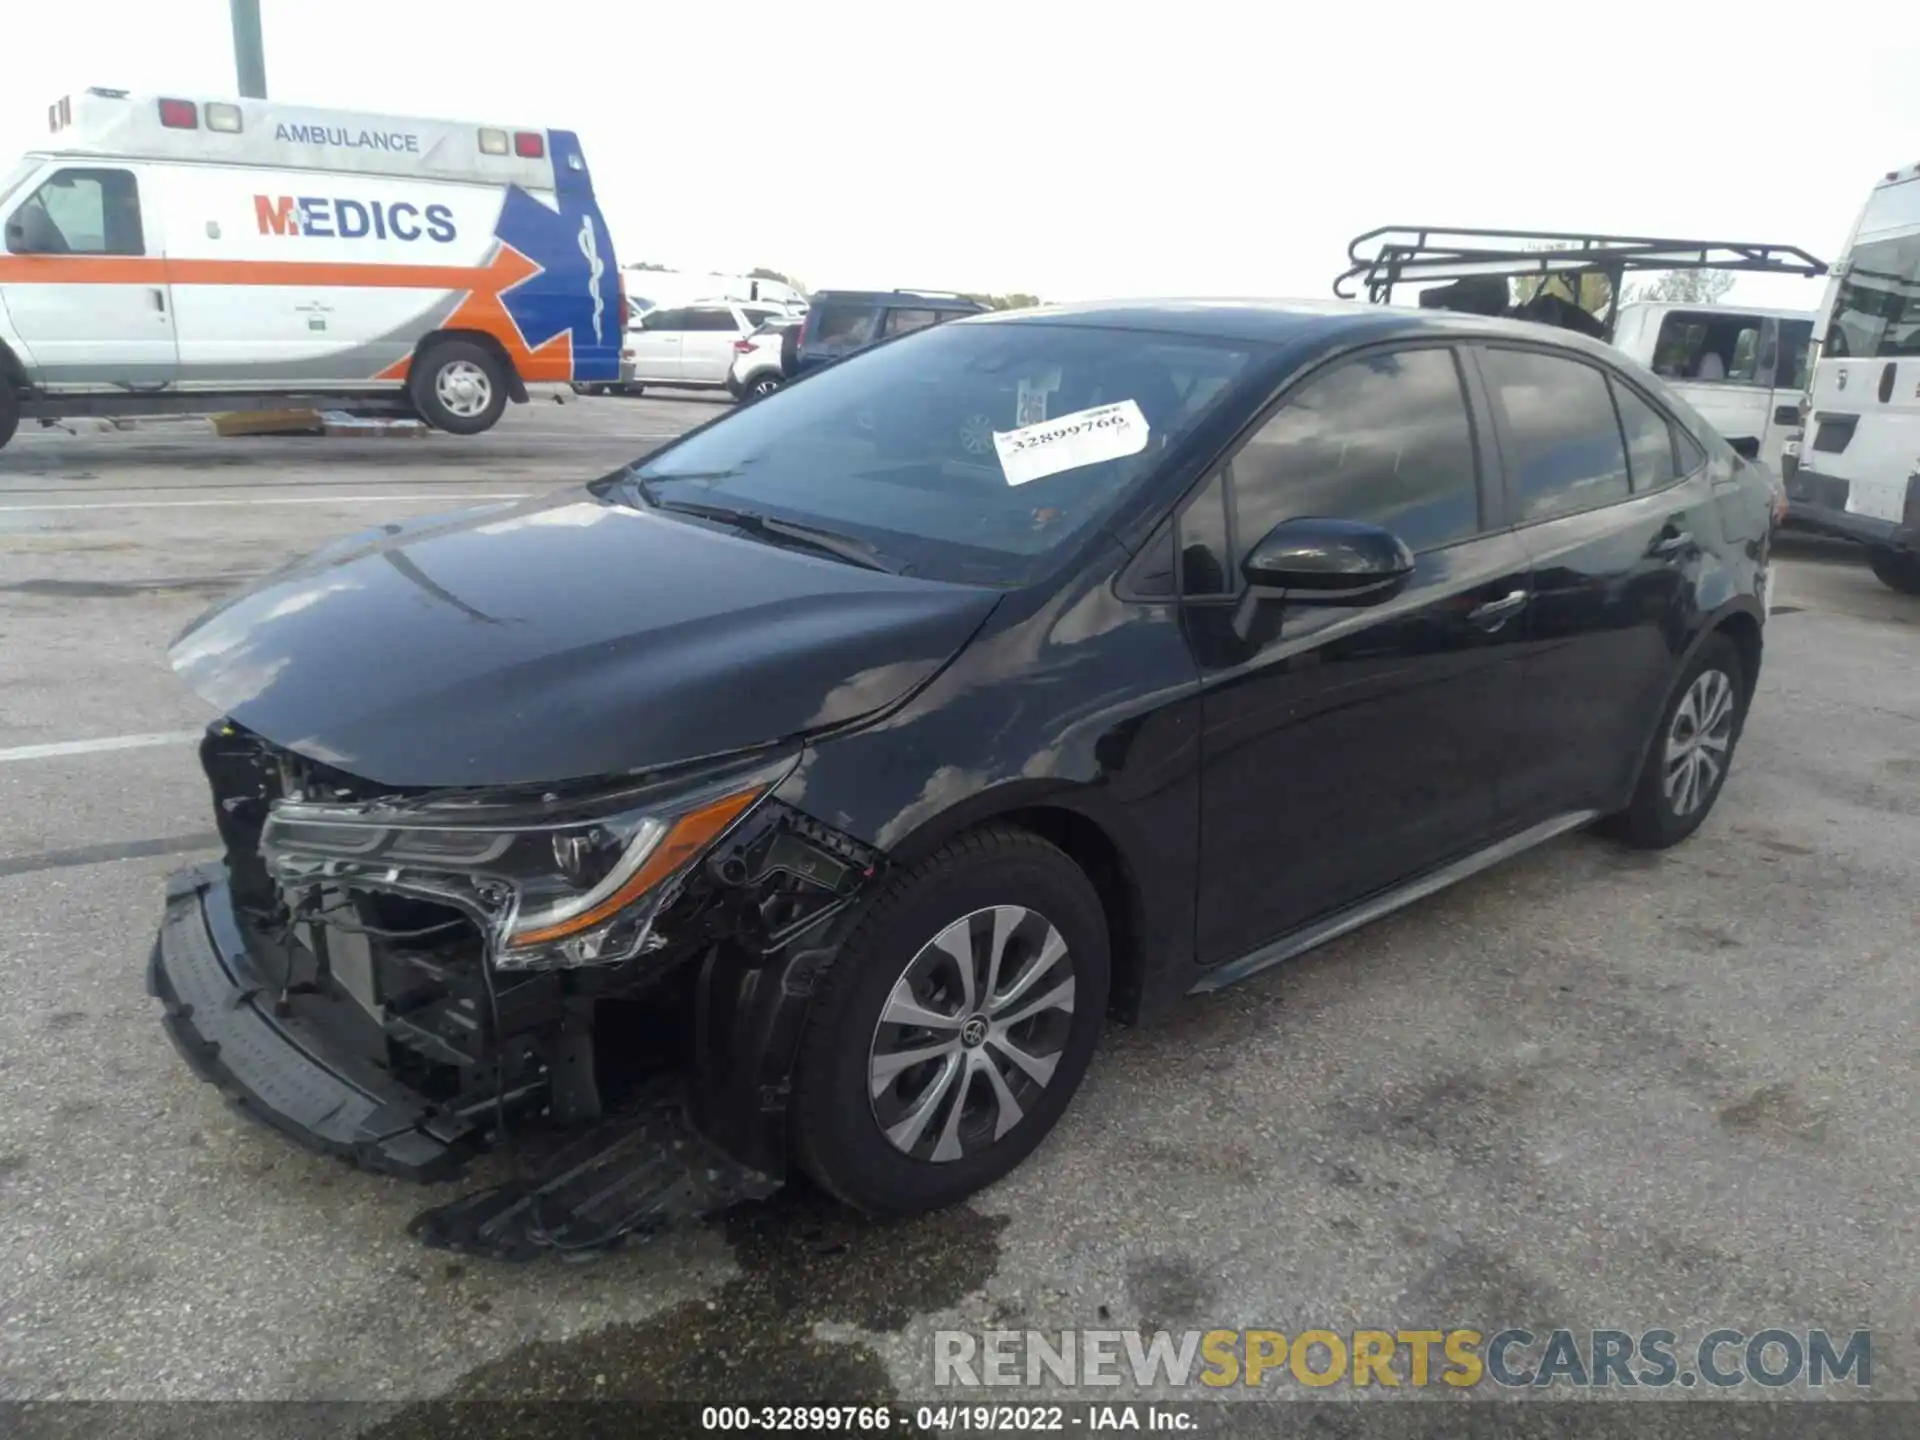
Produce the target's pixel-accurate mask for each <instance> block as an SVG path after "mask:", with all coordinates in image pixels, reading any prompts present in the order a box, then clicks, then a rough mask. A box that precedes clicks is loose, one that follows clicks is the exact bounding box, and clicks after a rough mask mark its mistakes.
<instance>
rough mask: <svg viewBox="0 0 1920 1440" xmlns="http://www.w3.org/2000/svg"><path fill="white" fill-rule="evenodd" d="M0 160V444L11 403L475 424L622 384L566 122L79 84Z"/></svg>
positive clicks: (604, 276) (67, 411)
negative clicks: (302, 410) (568, 389)
mask: <svg viewBox="0 0 1920 1440" xmlns="http://www.w3.org/2000/svg"><path fill="white" fill-rule="evenodd" d="M48 126H49V129H50V131H51V134H50V136H49V139H48V141H47V144H46V145H45V147H44V148H42V149H37V150H34V151H32V152H30V153H28V154H27V155H25V156H24V157H22V159H21V160H20V161H19V162H18V163H17V164H16V165H15V166H14V167H13V169H12V170H11V171H10V172H0V224H3V225H4V234H5V244H4V249H3V250H0V444H4V443H5V441H6V440H7V439H9V438H11V436H12V434H13V432H14V429H15V427H16V426H17V425H18V423H19V421H20V419H21V418H22V417H27V418H37V419H40V420H42V421H49V420H51V419H53V418H55V417H58V416H64V415H77V414H78V415H85V414H93V415H101V414H108V415H128V414H155V413H166V412H179V411H196V412H207V411H215V410H222V409H233V408H239V407H257V406H259V405H260V404H262V403H269V402H270V403H274V404H285V403H295V404H323V405H327V406H349V407H353V408H366V409H384V410H392V411H402V412H411V413H417V414H419V415H420V416H421V417H422V418H423V419H425V420H427V421H428V422H429V423H431V424H433V425H436V426H438V427H439V428H441V429H443V430H449V431H453V432H455V433H458V434H473V433H476V432H478V431H481V430H485V429H487V428H488V427H489V426H491V425H492V424H493V423H494V422H495V421H496V420H498V419H499V418H500V414H501V412H502V410H503V409H504V408H505V407H506V404H507V402H508V400H510V399H511V400H522V401H523V400H525V399H526V398H527V390H526V387H527V385H528V384H530V383H545V382H559V383H565V382H572V381H579V380H586V381H591V380H612V379H616V378H617V377H618V375H619V365H620V343H621V336H622V333H623V330H624V320H625V317H626V302H625V298H624V293H623V289H622V284H621V278H620V268H619V265H618V263H617V262H616V260H615V257H614V253H613V242H612V240H611V239H610V237H609V236H608V233H607V227H606V222H605V221H604V219H603V218H602V217H601V214H600V209H599V206H598V205H597V204H596V203H595V200H594V194H593V185H592V182H591V180H590V178H589V175H588V172H587V165H586V159H585V157H584V156H583V155H582V153H581V150H580V143H579V140H578V139H577V138H576V137H575V136H574V135H573V134H572V133H571V132H570V131H566V130H546V129H534V128H530V127H525V126H514V125H496V124H492V123H474V124H468V123H462V122H456V121H444V120H418V119H404V118H400V117H395V116H385V115H361V114H354V113H349V112H345V111H322V110H312V109H306V108H302V107H298V106H290V105H281V104H276V103H270V102H268V101H264V100H241V101H217V100H216V101H208V100H192V99H179V98H171V97H158V96H135V95H129V94H128V93H126V92H125V91H121V90H100V89H95V90H88V91H85V92H84V93H81V94H78V95H73V96H69V97H68V98H66V99H64V100H61V101H60V102H59V103H58V104H56V105H54V106H53V107H51V109H50V111H49V114H48Z"/></svg>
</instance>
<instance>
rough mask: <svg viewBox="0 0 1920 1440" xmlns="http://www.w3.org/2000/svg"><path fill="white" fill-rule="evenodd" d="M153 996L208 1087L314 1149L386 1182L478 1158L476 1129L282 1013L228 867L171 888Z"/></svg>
mask: <svg viewBox="0 0 1920 1440" xmlns="http://www.w3.org/2000/svg"><path fill="white" fill-rule="evenodd" d="M147 989H148V991H149V992H150V993H151V994H153V995H154V996H155V997H157V998H158V999H159V1000H160V1001H161V1002H162V1003H163V1004H164V1005H165V1007H166V1027H167V1033H168V1035H169V1036H170V1037H171V1038H172V1040H173V1043H174V1045H175V1046H176V1047H177V1048H178V1049H179V1051H180V1053H181V1055H183V1056H184V1057H185V1058H186V1061H187V1063H188V1064H189V1065H191V1066H192V1067H193V1069H194V1071H195V1073H196V1074H198V1075H199V1076H200V1078H201V1079H203V1080H206V1081H208V1082H210V1083H212V1084H214V1085H217V1086H218V1087H219V1088H220V1089H221V1090H222V1091H223V1092H224V1093H225V1094H226V1095H227V1096H228V1098H230V1099H231V1100H232V1101H233V1103H234V1104H235V1105H236V1106H237V1107H238V1108H239V1109H241V1110H242V1111H244V1112H245V1113H247V1114H248V1115H251V1116H253V1117H254V1118H255V1119H258V1120H262V1121H264V1122H266V1123H267V1124H268V1125H271V1126H272V1127H273V1128H274V1129H276V1130H278V1131H280V1132H281V1133H282V1134H285V1135H288V1136H290V1137H292V1138H293V1139H294V1140H297V1141H299V1142H300V1143H301V1144H302V1145H305V1146H306V1147H308V1148H309V1149H312V1150H317V1151H319V1152H321V1153H322V1154H327V1155H334V1156H338V1157H339V1158H341V1159H344V1160H350V1161H353V1162H354V1163H356V1164H358V1165H361V1166H363V1167H364V1168H366V1169H368V1170H372V1171H375V1172H377V1173H380V1174H385V1175H396V1176H401V1177H403V1178H406V1179H412V1180H438V1179H443V1178H445V1177H447V1176H449V1175H451V1174H453V1173H455V1172H456V1171H458V1170H459V1169H460V1168H461V1167H462V1166H463V1165H464V1164H465V1163H466V1162H467V1161H468V1160H469V1159H470V1158H472V1156H473V1155H474V1154H475V1153H476V1152H477V1151H478V1150H479V1148H480V1141H481V1134H480V1131H479V1129H478V1127H477V1126H476V1125H474V1124H473V1123H472V1122H471V1121H468V1120H466V1119H463V1118H462V1117H460V1116H457V1115H450V1114H447V1113H446V1112H445V1111H444V1110H443V1109H441V1108H440V1107H438V1106H436V1105H435V1104H434V1103H433V1102H432V1101H430V1100H428V1099H427V1098H426V1097H424V1096H422V1095H420V1094H418V1093H416V1092H415V1091H413V1090H410V1089H408V1088H407V1087H406V1086H404V1085H402V1084H400V1083H399V1082H397V1081H396V1080H395V1079H394V1078H393V1077H392V1076H391V1075H388V1074H386V1073H385V1072H383V1071H382V1070H380V1069H379V1067H377V1066H375V1065H372V1064H370V1063H368V1062H366V1061H364V1060H362V1059H361V1058H359V1057H358V1056H356V1055H354V1054H353V1053H352V1051H351V1049H350V1048H349V1047H347V1046H344V1045H342V1044H340V1043H339V1042H338V1041H337V1040H335V1039H332V1038H331V1037H330V1036H329V1035H328V1033H327V1030H326V1028H325V1026H324V1024H323V1023H322V1022H321V1021H320V1020H318V1019H316V1018H314V1017H312V1016H309V1015H304V1014H289V1015H281V1014H277V1013H276V1012H275V1006H274V1001H275V997H276V995H277V992H278V983H277V977H270V976H268V975H265V974H263V973H262V972H261V967H260V965H259V963H258V962H257V961H256V959H255V957H254V956H253V955H252V954H251V953H250V952H249V951H248V948H247V942H246V937H245V936H244V934H243V933H242V930H241V927H240V923H239V920H238V918H237V917H236V915H235V913H234V908H233V900H232V895H231V893H230V890H229V888H228V883H227V876H226V868H225V866H224V865H221V864H218V863H215V864H211V865H203V866H199V867H196V868H194V869H190V870H183V871H181V872H180V873H178V874H176V875H174V876H172V877H171V878H170V879H169V880H168V882H167V898H166V913H165V917H164V918H163V919H162V921H161V925H160V934H159V936H158V937H157V938H156V939H155V941H154V946H153V955H152V958H151V959H150V960H149V962H148V967H147Z"/></svg>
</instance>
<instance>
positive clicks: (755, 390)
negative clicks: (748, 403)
mask: <svg viewBox="0 0 1920 1440" xmlns="http://www.w3.org/2000/svg"><path fill="white" fill-rule="evenodd" d="M784 384H786V381H785V380H783V379H782V378H781V377H780V376H778V375H773V374H766V375H758V376H755V377H754V378H753V379H752V380H750V381H748V382H747V386H746V393H745V394H744V395H742V396H741V397H740V398H741V399H743V400H759V399H763V398H764V397H766V396H768V395H771V394H773V392H774V391H776V390H778V389H779V388H780V387H781V386H782V385H784Z"/></svg>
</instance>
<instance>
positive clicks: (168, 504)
mask: <svg viewBox="0 0 1920 1440" xmlns="http://www.w3.org/2000/svg"><path fill="white" fill-rule="evenodd" d="M531 493H532V492H530V491H527V492H516V493H513V494H506V493H502V492H500V491H490V492H488V493H487V494H484V495H481V494H472V495H252V496H236V497H235V498H233V499H231V500H83V501H71V500H69V501H61V502H59V503H57V504H53V505H0V514H7V513H11V512H15V511H21V510H193V509H204V508H206V507H208V506H213V505H375V504H402V503H411V502H413V501H415V500H435V501H438V500H524V499H526V498H527V495H528V494H531Z"/></svg>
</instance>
